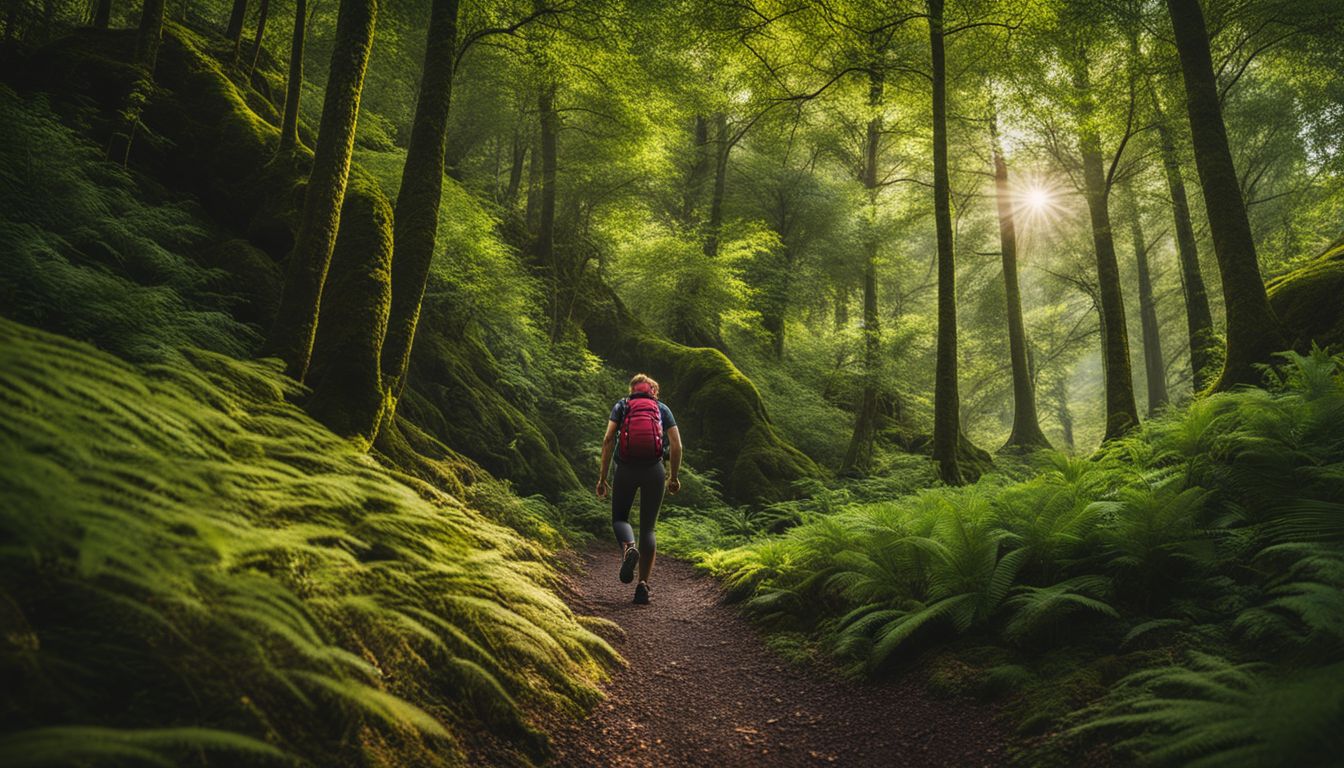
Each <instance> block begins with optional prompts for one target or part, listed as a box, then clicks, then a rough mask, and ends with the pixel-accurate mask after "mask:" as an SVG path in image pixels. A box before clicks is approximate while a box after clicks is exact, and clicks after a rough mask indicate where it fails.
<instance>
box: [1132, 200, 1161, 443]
mask: <svg viewBox="0 0 1344 768" xmlns="http://www.w3.org/2000/svg"><path fill="white" fill-rule="evenodd" d="M1124 186H1125V189H1124V191H1125V196H1126V197H1127V198H1128V203H1129V211H1128V218H1129V234H1130V240H1131V242H1132V243H1133V246H1134V263H1135V265H1136V266H1137V267H1138V277H1139V324H1140V327H1141V328H1142V329H1143V369H1144V373H1145V374H1146V378H1147V382H1148V387H1147V389H1148V415H1149V416H1153V415H1155V414H1156V413H1157V412H1158V411H1160V410H1162V409H1163V408H1164V407H1166V405H1167V402H1168V400H1169V398H1168V396H1167V364H1166V358H1164V357H1163V356H1162V333H1161V329H1160V328H1159V327H1158V324H1157V301H1156V299H1155V298H1154V296H1153V280H1152V276H1151V274H1150V273H1149V269H1148V251H1149V245H1148V241H1147V240H1146V239H1145V238H1144V235H1143V211H1142V209H1141V208H1140V207H1139V199H1138V196H1137V195H1136V194H1135V192H1134V185H1133V184H1132V183H1131V182H1126V183H1125V185H1124Z"/></svg>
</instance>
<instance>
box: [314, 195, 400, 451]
mask: <svg viewBox="0 0 1344 768" xmlns="http://www.w3.org/2000/svg"><path fill="white" fill-rule="evenodd" d="M391 302H392V206H391V205H390V204H389V203H388V202H387V199H386V198H385V197H383V193H382V191H381V190H380V189H379V188H378V185H377V184H376V183H375V182H374V181H373V180H371V179H370V178H369V177H368V176H366V175H365V174H363V173H362V172H361V171H360V170H359V169H358V168H353V169H351V172H350V180H349V182H348V184H347V186H346V191H345V201H344V203H343V204H342V205H341V227H340V231H339V233H338V235H337V237H336V247H335V250H334V251H333V252H332V258H331V267H330V268H329V269H328V271H327V281H326V286H325V287H324V288H323V290H322V309H321V312H320V313H319V316H318V325H317V338H316V340H315V342H314V344H313V361H312V364H311V366H310V368H309V372H308V379H307V381H308V383H309V384H310V385H311V386H312V388H313V396H312V398H311V400H309V402H308V404H307V406H306V407H307V408H308V411H309V412H310V413H312V414H313V415H314V416H316V417H317V419H318V420H319V421H321V422H322V423H323V424H326V425H327V426H329V427H331V428H332V430H333V431H335V432H336V433H337V434H341V435H346V436H350V437H356V438H358V439H360V440H362V441H365V442H364V444H365V445H366V446H367V445H368V441H371V440H372V439H373V436H374V434H375V433H376V431H377V429H378V424H379V422H380V421H382V417H383V413H384V412H385V411H386V409H387V406H388V397H387V394H386V392H385V390H384V387H383V382H382V374H381V370H382V365H381V358H380V356H381V353H382V347H383V336H384V335H385V333H386V332H387V312H388V307H389V306H390V304H391Z"/></svg>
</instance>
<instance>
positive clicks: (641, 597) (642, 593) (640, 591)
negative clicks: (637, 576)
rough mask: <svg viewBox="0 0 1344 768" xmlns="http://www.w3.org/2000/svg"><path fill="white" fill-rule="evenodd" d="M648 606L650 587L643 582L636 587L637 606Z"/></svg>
mask: <svg viewBox="0 0 1344 768" xmlns="http://www.w3.org/2000/svg"><path fill="white" fill-rule="evenodd" d="M648 604H649V585H648V584H646V583H644V582H642V581H641V582H639V586H637V587H635V605H648Z"/></svg>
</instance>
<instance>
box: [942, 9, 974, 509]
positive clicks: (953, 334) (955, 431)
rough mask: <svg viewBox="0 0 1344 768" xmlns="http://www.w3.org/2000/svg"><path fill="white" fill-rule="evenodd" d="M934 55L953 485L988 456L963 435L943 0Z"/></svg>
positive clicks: (946, 452)
mask: <svg viewBox="0 0 1344 768" xmlns="http://www.w3.org/2000/svg"><path fill="white" fill-rule="evenodd" d="M928 8H929V56H930V64H931V65H932V75H933V77H932V92H933V93H932V96H933V219H934V230H935V233H936V236H937V241H938V359H937V364H936V369H935V372H934V390H933V458H934V460H936V461H937V462H938V474H939V476H940V477H942V480H943V482H944V483H947V484H948V485H961V484H962V483H964V482H966V481H967V480H972V479H974V478H975V477H976V476H978V474H979V473H978V472H977V471H974V470H973V469H972V468H971V467H969V466H963V465H962V460H963V459H964V458H974V459H975V460H976V461H980V460H983V458H984V452H983V451H981V450H980V449H978V448H976V447H975V446H974V445H972V444H971V442H970V440H968V439H967V438H966V436H965V435H963V434H962V432H961V396H960V393H959V392H958V389H957V263H956V253H955V251H954V247H953V242H952V193H951V184H950V181H949V179H948V168H947V62H946V58H945V55H944V51H943V0H929V3H928Z"/></svg>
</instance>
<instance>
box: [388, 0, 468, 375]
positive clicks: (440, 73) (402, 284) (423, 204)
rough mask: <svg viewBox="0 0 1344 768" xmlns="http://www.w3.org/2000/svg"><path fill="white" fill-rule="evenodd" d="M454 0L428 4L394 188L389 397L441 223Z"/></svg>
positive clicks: (404, 358) (405, 361) (411, 336)
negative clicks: (407, 136) (407, 134)
mask: <svg viewBox="0 0 1344 768" xmlns="http://www.w3.org/2000/svg"><path fill="white" fill-rule="evenodd" d="M457 13H458V0H434V3H433V5H432V6H431V8H430V15H429V31H428V36H427V39H426V42H425V61H424V69H423V71H422V74H421V75H420V95H419V98H418V99H417V100H416V104H415V117H414V119H413V121H412V123H411V141H410V144H409V145H408V146H407V149H406V163H405V166H404V167H403V169H402V172H401V188H400V190H399V191H398V193H397V204H396V211H395V219H394V222H395V237H394V238H393V258H392V308H391V314H390V316H389V318H388V327H387V339H386V341H385V342H384V343H383V374H384V376H386V377H387V381H388V386H389V388H390V389H391V391H392V394H393V397H394V398H395V397H398V396H400V394H401V390H402V389H403V387H405V377H406V369H407V366H409V365H410V359H411V346H412V345H413V344H414V342H415V329H416V325H417V324H418V323H419V319H420V304H421V301H422V300H423V299H424V296H425V284H426V282H427V281H428V279H429V266H430V263H431V262H432V261H433V259H434V242H435V238H436V237H437V235H438V227H439V201H440V199H441V198H442V195H443V170H444V162H445V161H444V149H445V145H446V143H447V139H448V112H449V109H450V106H451V103H452V94H453V70H454V68H455V61H456V55H457Z"/></svg>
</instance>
